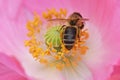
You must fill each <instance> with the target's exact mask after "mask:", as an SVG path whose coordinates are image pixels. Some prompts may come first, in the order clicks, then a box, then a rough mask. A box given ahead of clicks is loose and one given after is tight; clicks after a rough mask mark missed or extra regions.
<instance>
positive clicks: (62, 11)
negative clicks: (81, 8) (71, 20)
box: [60, 8, 67, 17]
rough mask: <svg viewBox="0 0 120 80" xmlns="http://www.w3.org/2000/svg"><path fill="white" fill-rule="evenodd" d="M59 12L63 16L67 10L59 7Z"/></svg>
mask: <svg viewBox="0 0 120 80" xmlns="http://www.w3.org/2000/svg"><path fill="white" fill-rule="evenodd" d="M60 14H62V15H63V16H64V17H66V15H67V10H66V9H62V8H61V9H60Z"/></svg>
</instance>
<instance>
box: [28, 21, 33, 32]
mask: <svg viewBox="0 0 120 80" xmlns="http://www.w3.org/2000/svg"><path fill="white" fill-rule="evenodd" d="M26 28H27V29H28V30H29V31H34V29H33V27H32V24H31V22H30V21H28V22H27V25H26Z"/></svg>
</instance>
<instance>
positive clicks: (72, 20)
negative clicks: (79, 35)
mask: <svg viewBox="0 0 120 80" xmlns="http://www.w3.org/2000/svg"><path fill="white" fill-rule="evenodd" d="M81 18H82V16H81V15H80V13H78V12H74V13H73V14H71V15H70V16H69V19H70V21H69V24H70V25H72V26H74V25H76V24H77V22H78V20H79V19H81Z"/></svg>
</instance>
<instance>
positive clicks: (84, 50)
mask: <svg viewBox="0 0 120 80" xmlns="http://www.w3.org/2000/svg"><path fill="white" fill-rule="evenodd" d="M87 50H88V47H87V46H82V47H81V48H80V53H81V54H85V53H86V51H87Z"/></svg>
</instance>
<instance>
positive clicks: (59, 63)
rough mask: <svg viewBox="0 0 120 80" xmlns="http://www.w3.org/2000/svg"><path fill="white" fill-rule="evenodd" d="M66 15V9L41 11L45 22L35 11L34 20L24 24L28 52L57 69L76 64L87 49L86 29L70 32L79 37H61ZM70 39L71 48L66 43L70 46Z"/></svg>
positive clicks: (87, 35) (63, 31)
mask: <svg viewBox="0 0 120 80" xmlns="http://www.w3.org/2000/svg"><path fill="white" fill-rule="evenodd" d="M66 15H67V11H66V9H60V10H59V11H57V10H55V9H51V10H50V9H49V10H47V12H43V15H42V17H43V20H45V21H47V23H46V24H44V22H43V21H42V20H41V19H40V17H39V15H38V14H36V13H35V16H34V20H32V21H28V22H27V25H26V28H27V30H28V33H27V36H28V37H29V40H26V41H25V46H27V47H28V48H29V52H30V53H31V54H32V56H33V57H34V58H35V59H36V60H37V61H39V62H40V63H43V64H45V65H47V66H55V67H56V68H57V69H59V70H62V69H63V68H64V67H71V66H74V67H75V66H77V64H78V62H79V61H80V60H81V57H82V55H85V53H86V51H87V50H88V47H87V46H86V45H85V43H86V40H87V39H88V37H89V34H88V32H87V29H80V31H79V32H77V33H76V34H72V35H73V36H77V34H79V35H80V37H79V38H77V37H76V38H73V39H68V40H67V42H63V40H65V39H66V38H65V37H62V36H63V35H66V34H65V30H66V28H63V27H62V26H63V25H64V20H62V19H65V18H66ZM60 19H61V20H60ZM46 29H47V30H46ZM70 29H71V28H70ZM71 30H73V29H71ZM68 37H71V36H68ZM72 40H73V41H74V44H72V48H71V49H68V48H67V47H66V44H67V45H68V47H70V45H71V44H69V42H68V41H72Z"/></svg>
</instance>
